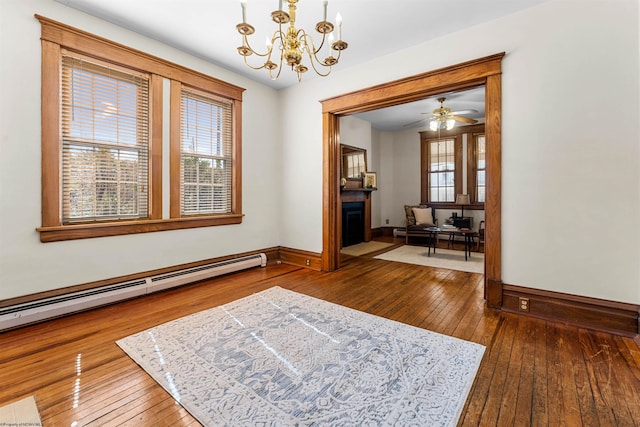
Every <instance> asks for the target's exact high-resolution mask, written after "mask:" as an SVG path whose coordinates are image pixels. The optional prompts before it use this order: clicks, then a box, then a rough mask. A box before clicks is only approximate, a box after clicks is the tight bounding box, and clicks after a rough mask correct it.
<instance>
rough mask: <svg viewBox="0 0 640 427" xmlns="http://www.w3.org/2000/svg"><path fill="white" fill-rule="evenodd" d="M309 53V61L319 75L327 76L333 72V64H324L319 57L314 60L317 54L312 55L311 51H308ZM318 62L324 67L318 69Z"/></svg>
mask: <svg viewBox="0 0 640 427" xmlns="http://www.w3.org/2000/svg"><path fill="white" fill-rule="evenodd" d="M307 55H308V56H309V62H310V63H311V68H313V71H315V72H316V74H317V75H319V76H320V77H327V76H328V75H329V74H331V66H332V65H327V64H323V63H322V62H320V61H318V59H317V58H316V59H315V61H314V57H315V55H311V53H310V52H307ZM316 63H317V64H318V65H321V66H322V67H324V68H320V69H318V68H317V67H316ZM324 70H326V73H324V72H323V71H324Z"/></svg>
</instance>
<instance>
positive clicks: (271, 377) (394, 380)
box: [117, 287, 485, 427]
mask: <svg viewBox="0 0 640 427" xmlns="http://www.w3.org/2000/svg"><path fill="white" fill-rule="evenodd" d="M117 344H118V345H119V346H120V347H121V348H122V349H123V350H124V351H125V352H126V353H127V354H128V355H129V356H130V357H131V358H132V359H133V360H135V361H136V362H137V363H138V364H139V365H140V366H141V367H142V368H143V369H144V370H145V371H146V372H147V373H149V374H150V375H151V376H152V377H153V378H154V379H155V380H156V381H157V382H158V383H160V384H161V385H162V387H164V388H165V390H167V391H168V392H169V393H170V394H171V395H172V396H173V398H175V399H176V401H178V402H180V404H182V405H183V406H184V407H185V408H186V409H187V410H188V411H189V412H190V413H191V414H192V415H193V416H194V417H195V418H197V419H198V421H200V422H201V423H202V424H204V425H205V426H234V427H235V426H392V425H402V426H455V425H456V423H457V421H458V418H459V417H460V414H461V411H462V408H463V407H464V404H465V401H466V398H467V395H468V393H469V390H470V388H471V385H472V383H473V380H474V378H475V375H476V373H477V370H478V367H479V364H480V361H481V359H482V355H483V353H484V349H485V348H484V346H482V345H480V344H476V343H471V342H468V341H463V340H460V339H457V338H453V337H449V336H446V335H441V334H437V333H434V332H430V331H427V330H424V329H420V328H416V327H413V326H409V325H406V324H403V323H398V322H394V321H391V320H388V319H384V318H381V317H377V316H373V315H371V314H367V313H363V312H360V311H356V310H352V309H349V308H346V307H343V306H340V305H336V304H332V303H329V302H326V301H322V300H319V299H315V298H312V297H308V296H305V295H302V294H298V293H296V292H292V291H288V290H285V289H282V288H279V287H273V288H270V289H268V290H265V291H262V292H260V293H257V294H254V295H251V296H249V297H246V298H243V299H240V300H237V301H234V302H231V303H229V304H226V305H223V306H220V307H216V308H213V309H210V310H206V311H202V312H200V313H196V314H193V315H190V316H187V317H183V318H181V319H177V320H175V321H172V322H169V323H165V324H162V325H159V326H157V327H154V328H151V329H148V330H146V331H143V332H140V333H137V334H135V335H131V336H129V337H126V338H124V339H122V340H119V341H118V342H117Z"/></svg>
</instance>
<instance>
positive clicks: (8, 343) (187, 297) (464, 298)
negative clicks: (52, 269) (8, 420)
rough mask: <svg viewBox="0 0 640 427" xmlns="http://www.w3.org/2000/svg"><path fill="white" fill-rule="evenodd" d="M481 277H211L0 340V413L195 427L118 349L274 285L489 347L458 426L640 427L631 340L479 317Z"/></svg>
mask: <svg viewBox="0 0 640 427" xmlns="http://www.w3.org/2000/svg"><path fill="white" fill-rule="evenodd" d="M482 279H483V278H482V275H479V274H473V273H465V272H458V271H450V270H441V269H433V268H429V267H420V266H414V265H408V264H400V263H394V262H389V261H382V260H374V259H372V258H371V257H357V258H349V259H348V260H345V262H344V264H343V268H341V269H340V270H339V271H337V272H334V273H320V272H315V271H311V270H307V269H301V268H296V267H293V266H289V265H284V264H282V265H273V266H268V267H266V268H258V269H252V270H249V271H245V272H241V273H236V274H232V275H229V276H225V277H220V278H216V279H213V280H209V281H206V282H202V283H198V284H194V285H190V286H185V287H182V288H179V289H174V290H170V291H166V292H162V293H158V294H153V295H150V296H147V297H144V298H139V299H135V300H131V301H126V302H123V303H119V304H116V305H112V306H108V307H103V308H99V309H95V310H91V311H87V312H84V313H79V314H75V315H72V316H68V317H64V318H60V319H56V320H52V321H48V322H46V323H42V324H38V325H33V326H29V327H25V328H22V329H19V330H14V331H8V332H5V333H1V334H0V384H1V385H2V387H0V405H4V404H7V403H10V402H13V401H16V400H19V399H22V398H24V397H26V396H29V395H34V396H35V399H36V402H37V404H38V408H39V410H40V416H41V418H42V421H43V423H44V425H45V426H85V425H86V426H116V425H117V426H120V425H125V426H197V425H199V424H198V422H197V421H195V420H194V419H193V418H192V417H191V416H190V415H189V413H188V412H187V411H185V410H184V409H183V408H182V407H181V406H180V405H179V404H177V403H176V402H175V401H174V400H173V399H171V397H170V396H169V394H168V393H166V392H165V391H164V390H163V389H162V388H161V387H160V386H158V385H157V384H156V383H155V381H153V380H152V379H151V378H150V377H149V376H148V375H147V374H146V373H145V372H144V371H143V370H142V369H141V368H139V367H138V366H137V365H136V364H135V363H134V362H133V361H132V360H131V359H129V358H128V357H127V356H126V355H125V354H124V353H123V352H122V351H121V350H120V348H119V347H117V346H116V344H115V341H116V340H117V339H120V338H123V337H125V336H127V335H130V334H132V333H134V332H137V331H140V330H143V329H146V328H149V327H152V326H154V325H157V324H160V323H164V322H166V321H169V320H172V319H176V318H179V317H182V316H185V315H187V314H191V313H194V312H197V311H201V310H204V309H207V308H211V307H215V306H218V305H220V304H224V303H227V302H230V301H233V300H235V299H238V298H242V297H245V296H247V295H250V294H252V293H254V292H257V291H260V290H263V289H267V288H269V287H271V286H276V285H277V286H281V287H283V288H287V289H291V290H293V291H296V292H300V293H303V294H307V295H310V296H313V297H316V298H321V299H324V300H327V301H331V302H334V303H337V304H342V305H344V306H347V307H351V308H354V309H358V310H362V311H366V312H369V313H372V314H376V315H379V316H383V317H387V318H389V319H393V320H397V321H400V322H404V323H408V324H410V325H414V326H417V327H421V328H425V329H429V330H432V331H435V332H439V333H444V334H448V335H452V336H455V337H459V338H462V339H466V340H470V341H474V342H477V343H480V344H483V345H485V346H486V347H487V349H486V352H485V355H484V359H483V361H482V364H481V366H480V371H479V373H478V376H477V378H476V381H475V383H474V385H473V388H472V389H471V392H470V395H469V399H468V401H467V405H466V407H465V409H464V411H463V414H462V416H461V418H460V421H459V425H461V426H494V425H496V426H547V425H554V426H555V425H557V426H580V425H583V426H589V427H593V426H640V349H639V348H638V346H637V344H636V343H635V342H634V341H633V340H632V339H629V338H623V337H619V336H614V335H610V334H606V333H599V332H592V331H588V330H584V329H580V328H576V327H573V326H568V325H564V324H553V323H549V322H545V321H541V320H536V319H532V318H527V317H524V316H517V315H513V314H508V313H501V312H498V311H494V310H491V309H488V308H486V307H485V304H484V301H483V298H482V295H483V285H482Z"/></svg>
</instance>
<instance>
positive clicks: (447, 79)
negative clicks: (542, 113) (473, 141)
mask: <svg viewBox="0 0 640 427" xmlns="http://www.w3.org/2000/svg"><path fill="white" fill-rule="evenodd" d="M504 55H505V54H504V52H502V53H497V54H495V55H491V56H487V57H484V58H478V59H475V60H472V61H468V62H464V63H460V64H457V65H452V66H450V67H446V68H441V69H438V70H434V71H429V72H427V73H423V74H418V75H416V76H411V77H407V78H404V79H400V80H395V81H392V82H388V83H384V84H381V85H377V86H372V87H369V88H366V89H362V90H359V91H355V92H351V93H347V94H344V95H340V96H336V97H334V98H330V99H326V100H323V101H322V132H323V137H322V141H323V166H322V168H323V197H322V203H323V216H322V228H323V233H322V269H323V270H324V271H334V270H336V269H337V268H339V267H340V243H339V239H340V237H339V236H340V234H339V233H340V229H339V226H340V129H339V118H340V116H346V115H350V114H355V113H360V112H365V111H371V110H376V109H379V108H384V107H390V106H393V105H398V104H403V103H406V102H411V101H417V100H420V99H424V98H427V97H429V96H433V95H437V94H439V93H443V92H449V91H454V90H463V89H468V88H472V87H477V86H482V85H485V111H486V113H485V132H486V139H487V167H486V173H487V194H486V202H485V212H486V214H485V218H486V219H485V233H486V241H485V298H486V300H487V305H488V306H489V307H493V308H500V307H501V305H502V279H501V264H500V262H501V245H500V241H501V237H500V223H501V176H502V169H501V163H500V162H501V157H502V152H501V146H502V142H501V117H502V68H501V66H502V58H503V57H504Z"/></svg>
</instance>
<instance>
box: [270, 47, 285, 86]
mask: <svg viewBox="0 0 640 427" xmlns="http://www.w3.org/2000/svg"><path fill="white" fill-rule="evenodd" d="M283 56H284V50H282V49H280V60H279V61H278V74H276V76H275V77H273V70H269V78H271V79H272V80H278V77H280V73H281V72H282V58H283Z"/></svg>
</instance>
